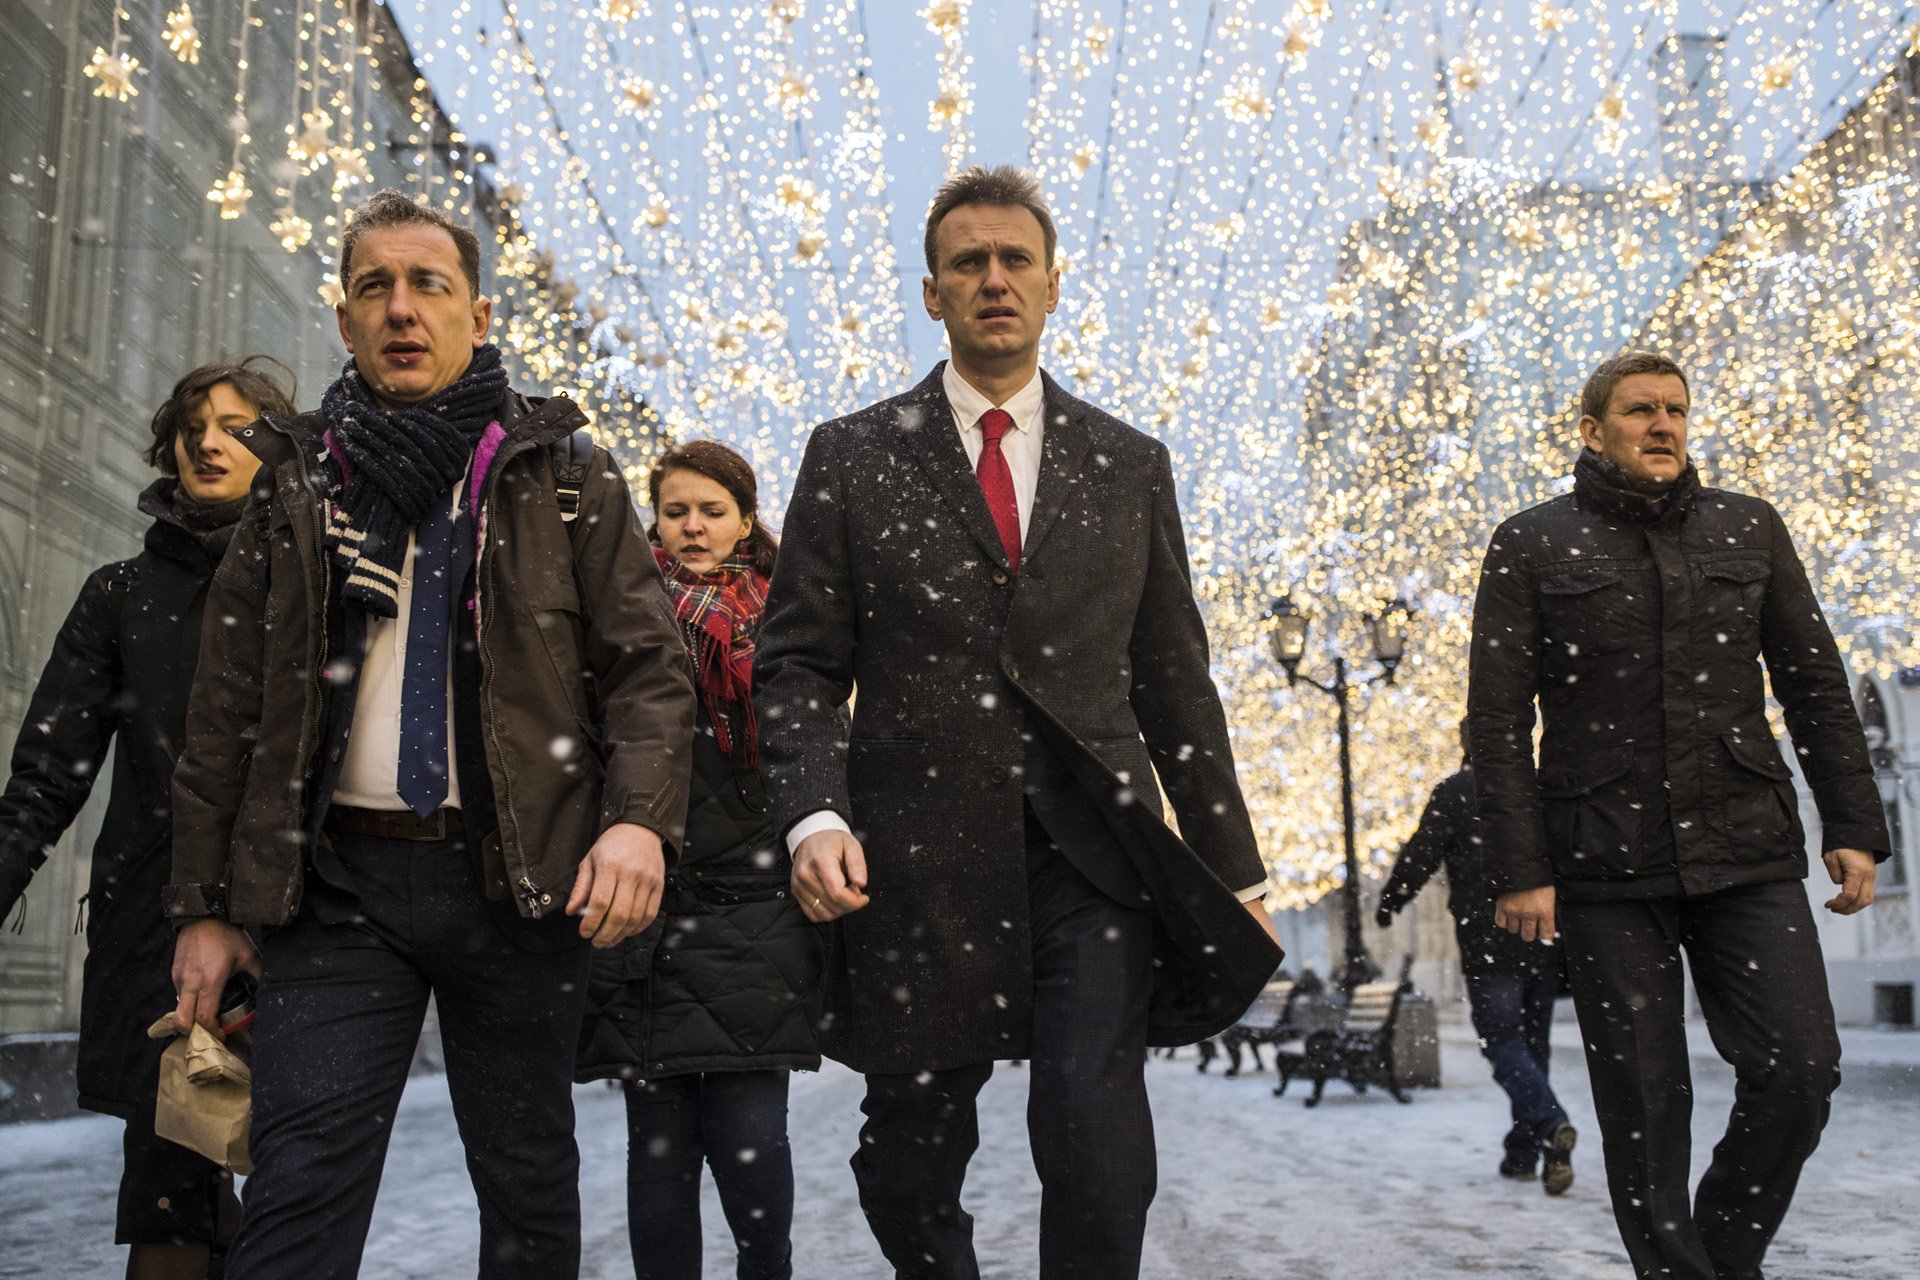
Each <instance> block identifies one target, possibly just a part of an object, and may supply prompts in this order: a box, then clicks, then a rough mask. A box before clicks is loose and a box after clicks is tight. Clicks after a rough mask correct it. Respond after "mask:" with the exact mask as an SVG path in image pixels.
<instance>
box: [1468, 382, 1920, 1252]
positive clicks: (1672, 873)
mask: <svg viewBox="0 0 1920 1280" xmlns="http://www.w3.org/2000/svg"><path fill="white" fill-rule="evenodd" d="M1688 400H1689V391H1688V386H1687V381H1686V377H1685V375H1684V374H1683V373H1682V372H1681V370H1680V369H1679V367H1678V366H1677V365H1675V364H1674V363H1673V362H1672V361H1671V360H1669V359H1667V358H1665V357H1664V356H1659V355H1655V354H1652V353H1648V352H1629V353H1627V354H1626V355H1623V356H1621V357H1618V358H1616V359H1614V360H1611V361H1608V362H1607V363H1606V364H1603V365H1601V366H1600V368H1599V369H1598V370H1596V371H1595V373H1594V374H1593V376H1592V377H1591V378H1590V379H1589V380H1588V382H1587V386H1586V389H1585V391H1584V392H1583V393H1582V396H1581V414H1582V416H1581V419H1580V431H1581V436H1582V439H1583V440H1584V441H1585V444H1586V448H1585V450H1583V451H1582V453H1581V455H1580V458H1579V462H1578V464H1577V465H1576V467H1575V470H1574V491H1573V492H1572V493H1571V494H1569V495H1567V496H1564V497H1560V498H1556V499H1554V500H1553V501H1551V502H1547V503H1544V504H1542V505H1541V506H1538V507H1534V508H1533V509H1531V510H1529V511H1524V512H1522V513H1520V514H1519V515H1517V516H1514V517H1513V518H1512V519H1510V520H1508V521H1507V522H1506V523H1504V524H1502V525H1501V526H1500V528H1499V529H1498V530H1496V531H1495V533H1494V536H1493V541H1492V545H1491V547H1490V548H1489V549H1488V551H1487V557H1486V563H1485V566H1484V569H1483V571H1482V574H1481V579H1480V592H1479V597H1478V600H1477V601H1476V603H1475V606H1474V616H1473V657H1472V669H1471V677H1470V688H1469V692H1468V715H1469V733H1470V739H1471V745H1472V756H1473V764H1474V781H1475V788H1476V791H1477V793H1478V804H1479V818H1478V821H1479V834H1480V838H1481V841H1482V843H1483V846H1484V848H1485V850H1486V854H1487V865H1488V871H1489V873H1490V875H1491V876H1492V877H1493V880H1494V882H1495V885H1496V887H1497V888H1498V889H1499V890H1500V891H1501V895H1502V896H1501V897H1500V899H1499V901H1498V904H1497V919H1498V922H1499V923H1500V924H1501V925H1502V926H1504V927H1506V928H1509V929H1512V930H1513V931H1515V932H1517V933H1519V934H1520V936H1521V937H1523V938H1527V939H1533V938H1548V937H1552V936H1553V934H1554V932H1555V930H1556V928H1557V929H1558V930H1559V931H1560V932H1561V934H1562V935H1563V936H1564V945H1565V946H1566V947H1567V951H1568V962H1569V967H1570V972H1571V977H1572V982H1573V995H1574V1004H1575V1007H1576V1009H1577V1010H1578V1011H1579V1014H1580V1027H1581V1033H1582V1037H1583V1039H1584V1040H1585V1042H1586V1045H1587V1062H1588V1067H1589V1071H1590V1075H1591V1078H1592V1081H1593V1091H1594V1107H1595V1111H1596V1113H1597V1114H1598V1117H1599V1121H1600V1130H1601V1136H1602V1138H1603V1140H1604V1143H1605V1154H1606V1164H1607V1180H1608V1186H1609V1190H1610V1191H1611V1193H1612V1197H1613V1206H1614V1216H1615V1219H1616V1220H1617V1221H1618V1223H1619V1225H1620V1233H1621V1238H1622V1239H1623V1240H1624V1241H1625V1243H1626V1247H1627V1252H1628V1254H1629V1256H1630V1257H1631V1258H1632V1260H1633V1265H1634V1268H1635V1270H1636V1272H1637V1273H1638V1274H1639V1275H1640V1276H1642V1277H1654V1276H1659V1277H1662V1278H1663V1280H1751V1278H1753V1277H1758V1276H1759V1275H1760V1266H1761V1261H1762V1259H1763V1257H1764V1255H1765V1253H1766V1248H1767V1245H1768V1243H1769V1242H1770V1241H1771V1240H1772V1238H1773V1235H1774V1232H1775V1231H1776V1230H1777V1229H1778V1227H1779V1225H1780V1221H1781V1218H1782V1217H1783V1216H1784V1215H1785V1213H1786V1210H1787V1206H1788V1203H1789V1202H1790V1200H1791V1198H1792V1195H1793V1188H1794V1184H1795V1182H1796V1181H1797V1180H1798V1178H1799V1174H1800V1168H1801V1166H1802V1164H1804V1163H1805V1161H1806V1159H1807V1157H1808V1155H1809V1154H1811V1153H1812V1151H1813V1149H1814V1146H1815V1145H1816V1143H1818V1141H1819V1137H1820V1131H1821V1129H1822V1127H1823V1126H1824V1125H1825V1123H1826V1118H1827V1111H1828V1100H1829V1098H1830V1096H1831V1094H1832V1092H1833V1090H1834V1088H1835V1087H1836V1086H1837V1084H1838V1083H1839V1070H1838V1067H1839V1056H1840V1045H1839V1040H1838V1038H1837V1036H1836V1034H1835V1031H1834V1023H1833V1009H1832V1006H1831V1004H1830V1003H1829V1000H1828V997H1827V985H1826V975H1825V970H1824V966H1823V964H1822V961H1821V956H1820V947H1819V943H1818V941H1817V938H1816V936H1815V930H1814V922H1813V916H1812V912H1811V910H1810V908H1809V906H1808V901H1807V894H1806V891H1805V889H1804V888H1803V887H1802V886H1801V884H1800V883H1799V882H1800V880H1801V879H1802V878H1803V877H1804V876H1805V875H1806V873H1807V858H1806V835H1805V832H1804V831H1803V830H1802V828H1801V824H1800V816H1799V807H1798V803H1797V800H1796V797H1795V793H1794V787H1793V777H1792V774H1791V772H1790V771H1789V770H1788V768H1787V765H1786V763H1785V762H1784V761H1783V760H1782V759H1781V756H1780V749H1779V747H1778V746H1777V745H1776V744H1775V742H1774V738H1773V733H1772V730H1771V728H1770V727H1769V725H1768V723H1767V717H1766V688H1765V686H1764V685H1763V684H1762V681H1761V669H1760V664H1761V660H1762V659H1764V660H1765V663H1766V669H1767V673H1768V675H1769V676H1770V677H1771V679H1772V683H1773V692H1774V696H1775V697H1776V698H1778V699H1779V701H1780V704H1781V706H1782V708H1783V709H1784V711H1785V713H1786V722H1787V728H1788V730H1789V732H1790V733H1791V734H1792V736H1793V745H1794V748H1795V751H1796V753H1797V755H1798V757H1799V759H1800V763H1801V768H1802V771H1803V772H1804V773H1805V775H1806V778H1807V781H1808V784H1809V785H1810V786H1811V787H1812V789H1813V794H1814V799H1815V801H1816V802H1817V804H1818V805H1819V809H1820V818H1821V827H1822V831H1821V847H1822V850H1823V855H1822V857H1823V861H1824V862H1825V864H1826V869H1827V871H1828V874H1829V875H1830V876H1831V877H1832V879H1833V881H1834V883H1835V884H1838V885H1840V886H1841V888H1840V892H1839V893H1838V895H1836V896H1835V897H1834V898H1833V899H1831V900H1830V901H1829V902H1828V903H1827V907H1828V909H1829V910H1832V911H1835V912H1838V913H1842V914H1847V913H1851V912H1855V911H1859V910H1861V909H1862V908H1864V907H1865V906H1867V905H1868V904H1869V903H1870V902H1872V900H1873V880H1874V869H1875V865H1876V863H1877V861H1878V860H1880V859H1883V858H1885V857H1886V856H1887V850H1888V849H1889V847H1890V842H1889V840H1888V838H1887V828H1886V822H1885V818H1884V816H1883V814H1882V812H1881V809H1880V799H1879V795H1878V793H1877V792H1876V790H1875V789H1874V784H1873V777H1872V772H1871V769H1870V767H1869V765H1868V760H1867V749H1866V742H1865V738H1864V736H1863V734H1862V733H1861V729H1860V722H1859V718H1858V716H1857V714H1856V713H1855V711H1854V707H1853V702H1852V699H1851V697H1850V696H1849V690H1848V682H1847V673H1846V669H1845V667H1844V666H1843V665H1842V663H1841V661H1840V655H1839V652H1838V650H1837V648H1836V647H1835V645H1834V641H1833V636H1832V634H1831V633H1830V632H1829V630H1828V629H1827V624H1826V621H1825V619H1824V618H1823V617H1822V615H1821V612H1820V607H1819V603H1818V602H1817V600H1816V599H1815V597H1814V594H1813V590H1812V588H1811V587H1810V586H1809V584H1808V582H1807V576H1806V573H1805V571H1804V570H1803V569H1802V568H1801V565H1800V560H1799V557H1798V556H1797V555H1796V554H1795V552H1794V548H1793V542H1792V540H1791V539H1790V538H1789V536H1788V534H1787V530H1786V526H1785V525H1784V524H1783V523H1782V522H1781V520H1780V516H1779V513H1778V512H1776V511H1775V510H1774V509H1773V508H1772V507H1771V506H1769V505H1768V504H1767V503H1765V502H1763V501H1761V500H1760V499H1758V498H1752V497H1748V496H1746V495H1744V494H1737V493H1730V492H1727V491H1726V490H1722V489H1711V488H1706V487H1703V486H1702V485H1701V483H1700V480H1699V476H1698V474H1697V473H1696V471H1695V469H1694V467H1693V464H1692V463H1691V462H1689V461H1688V460H1687V452H1686V414H1687V409H1688ZM1536 698H1537V699H1538V700H1539V704H1540V711H1541V718H1542V720H1543V722H1544V728H1545V735H1544V737H1543V739H1542V741H1541V748H1540V763H1539V765H1538V767H1537V768H1536V766H1535V763H1534V759H1533V750H1532V741H1533V739H1532V732H1533V707H1534V701H1535V699H1536ZM1683 951H1684V952H1685V954H1686V959H1687V963H1688V968H1689V969H1690V971H1691V972H1692V974H1693V981H1694V989H1695V991H1696V993H1697V995H1698V996H1699V1000H1700V1005H1701V1008H1702V1010H1703V1011H1704V1012H1705V1014H1706V1017H1707V1025H1708V1029H1709V1030H1710V1031H1711V1032H1712V1035H1713V1041H1714V1044H1715V1046H1716V1047H1717V1048H1718V1049H1719V1050H1720V1052H1721V1054H1722V1056H1724V1057H1725V1058H1726V1059H1727V1060H1728V1061H1729V1062H1730V1063H1731V1064H1732V1065H1733V1068H1734V1072H1735V1076H1736V1080H1737V1097H1738V1102H1737V1104H1736V1107H1735V1110H1734V1113H1733V1117H1732V1119H1731V1122H1730V1124H1729V1127H1728V1130H1727V1133H1726V1136H1725V1137H1724V1138H1723V1139H1722V1140H1721V1142H1720V1143H1719V1145H1718V1146H1716V1147H1715V1148H1714V1156H1713V1163H1712V1164H1711V1165H1710V1166H1709V1168H1708V1169H1707V1172H1706V1174H1705V1175H1704V1176H1703V1177H1702V1179H1701V1181H1700V1185H1699V1189H1698V1192H1697V1195H1696V1196H1694V1197H1693V1199H1692V1202H1691V1203H1689V1195H1688V1178H1689V1169H1688V1160H1689V1155H1690V1142H1689V1137H1690V1135H1689V1129H1688V1117H1689V1115H1690V1112H1691V1106H1692V1092H1691V1087H1690V1084H1689V1077H1688V1069H1687V1044H1686V1036H1685V1028H1684V1022H1683V1018H1684V1013H1685V1002H1684V994H1683V991H1682V981H1681V972H1682V971H1681V964H1680V957H1681V953H1682V952H1683Z"/></svg>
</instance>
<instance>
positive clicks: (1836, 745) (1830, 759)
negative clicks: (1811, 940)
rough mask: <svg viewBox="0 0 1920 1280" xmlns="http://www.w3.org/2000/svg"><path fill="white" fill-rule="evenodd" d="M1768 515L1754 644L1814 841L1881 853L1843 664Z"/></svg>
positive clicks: (1774, 514)
mask: <svg viewBox="0 0 1920 1280" xmlns="http://www.w3.org/2000/svg"><path fill="white" fill-rule="evenodd" d="M1767 517H1768V521H1769V523H1770V524H1771V526H1772V533H1773V576H1772V578H1771V580H1770V581H1769V582H1768V584H1767V599H1766V604H1765V605H1764V606H1763V608H1762V611H1761V615H1760V647H1761V652H1762V653H1764V654H1765V655H1766V660H1767V675H1768V677H1769V679H1770V680H1771V681H1772V684H1773V696H1774V697H1775V698H1777V699H1779V701H1780V706H1781V708H1782V709H1783V710H1784V711H1785V712H1786V718H1787V731H1788V732H1789V733H1791V734H1792V735H1793V748H1794V752H1795V754H1796V755H1798V756H1799V758H1800V768H1801V770H1802V771H1803V772H1804V773H1805V774H1806V776H1807V785H1808V786H1809V787H1810V788H1811V789H1812V790H1813V799H1814V803H1815V804H1817V805H1818V806H1819V809H1820V826H1821V833H1820V847H1821V848H1822V849H1823V850H1832V849H1865V850H1867V851H1869V852H1871V853H1873V854H1875V855H1877V856H1878V857H1879V858H1880V859H1881V860H1882V861H1884V860H1885V859H1886V857H1887V852H1888V850H1890V849H1891V848H1892V847H1893V841H1892V840H1891V839H1890V838H1889V837H1888V834H1887V819H1886V814H1885V812H1884V811H1883V810H1882V808H1881V805H1880V792H1879V790H1878V789H1877V788H1876V787H1875V786H1874V783H1873V766H1872V764H1871V762H1870V761H1869V760H1868V757H1867V741H1866V735H1865V734H1864V733H1862V731H1861V728H1860V716H1859V713H1858V712H1857V711H1855V710H1854V706H1853V696H1852V693H1851V692H1850V691H1849V689H1848V680H1847V668H1846V664H1845V663H1844V662H1842V661H1841V658H1840V650H1839V647H1838V646H1836V645H1835V644H1834V642H1833V632H1832V631H1831V630H1830V629H1829V628H1828V626H1827V620H1826V618H1825V616H1824V615H1822V613H1821V612H1820V602H1819V600H1818V599H1816V598H1815V596H1814V594H1813V587H1812V586H1811V584H1809V583H1808V581H1807V572H1806V570H1805V569H1804V568H1803V567H1802V566H1801V564H1800V557H1799V555H1798V554H1797V553H1796V552H1795V551H1794V549H1793V538H1792V536H1791V535H1790V534H1789V533H1788V532H1787V526H1786V523H1785V522H1784V521H1782V520H1781V519H1780V513H1779V512H1778V511H1775V510H1774V509H1773V507H1772V506H1771V505H1769V506H1768V507H1767Z"/></svg>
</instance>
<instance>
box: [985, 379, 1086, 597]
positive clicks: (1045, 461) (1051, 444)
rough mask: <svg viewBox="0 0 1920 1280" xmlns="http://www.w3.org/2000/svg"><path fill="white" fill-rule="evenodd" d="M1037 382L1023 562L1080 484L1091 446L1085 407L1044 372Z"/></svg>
mask: <svg viewBox="0 0 1920 1280" xmlns="http://www.w3.org/2000/svg"><path fill="white" fill-rule="evenodd" d="M1040 383H1041V386H1043V387H1044V388H1045V389H1046V401H1045V407H1044V408H1043V409H1042V410H1041V416H1042V418H1043V423H1042V426H1041V430H1040V483H1039V486H1038V487H1037V488H1036V489H1035V491H1034V495H1033V512H1032V514H1031V515H1029V516H1028V517H1027V538H1026V543H1025V545H1024V546H1023V547H1022V549H1021V552H1020V557H1021V559H1022V560H1023V561H1025V560H1031V559H1032V558H1033V555H1034V553H1035V552H1036V551H1038V550H1039V549H1040V543H1041V541H1042V540H1043V539H1045V537H1046V536H1047V531H1048V530H1049V529H1051V528H1052V527H1053V524H1054V521H1055V520H1057V519H1058V518H1059V516H1060V509H1061V507H1063V506H1064V505H1065V504H1066V501H1067V495H1068V494H1069V493H1071V492H1072V491H1073V486H1074V485H1075V484H1078V483H1079V481H1080V465H1081V463H1083V462H1085V461H1086V457H1087V449H1088V448H1089V447H1090V446H1091V444H1092V443H1093V436H1092V433H1090V432H1089V431H1088V430H1087V425H1086V423H1085V422H1083V421H1082V420H1081V413H1082V411H1083V410H1084V409H1085V408H1086V406H1085V405H1084V404H1082V403H1081V402H1080V401H1078V400H1076V399H1074V398H1073V397H1072V396H1070V395H1068V394H1067V393H1066V392H1064V391H1062V390H1061V389H1060V384H1059V383H1057V382H1055V381H1054V380H1053V379H1052V378H1050V377H1048V376H1047V374H1046V371H1045V370H1042V371H1041V373H1040ZM983 506H984V503H983Z"/></svg>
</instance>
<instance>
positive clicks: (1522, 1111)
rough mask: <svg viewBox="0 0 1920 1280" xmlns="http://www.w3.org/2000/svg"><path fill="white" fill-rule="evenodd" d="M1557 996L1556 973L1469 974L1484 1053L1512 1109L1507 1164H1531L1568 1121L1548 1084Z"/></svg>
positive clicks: (1476, 1028) (1475, 1025)
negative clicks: (1550, 1033)
mask: <svg viewBox="0 0 1920 1280" xmlns="http://www.w3.org/2000/svg"><path fill="white" fill-rule="evenodd" d="M1559 993H1560V975H1559V973H1558V972H1557V971H1556V970H1552V969H1523V970H1519V971H1517V972H1494V971H1483V972H1478V973H1469V974H1467V1002H1468V1005H1469V1007H1470V1008H1471V1009H1472V1010H1473V1029H1474V1032H1475V1033H1476V1034H1478V1035H1479V1037H1480V1052H1481V1053H1482V1054H1484V1055H1485V1056H1486V1059H1487V1061H1488V1063H1490V1064H1491V1065H1492V1067H1493V1078H1494V1081H1495V1082H1496V1083H1497V1084H1499V1086H1500V1087H1501V1088H1502V1089H1504V1090H1506V1092H1507V1098H1508V1101H1509V1102H1510V1103H1511V1104H1512V1111H1513V1127H1512V1128H1511V1129H1509V1130H1508V1131H1507V1137H1506V1148H1507V1158H1508V1159H1509V1160H1512V1161H1514V1162H1516V1163H1518V1162H1521V1161H1524V1162H1526V1163H1528V1164H1529V1165H1530V1164H1532V1162H1533V1161H1534V1159H1535V1158H1536V1157H1538V1155H1539V1154H1540V1143H1541V1142H1542V1140H1544V1139H1545V1138H1547V1137H1548V1136H1549V1135H1551V1134H1552V1133H1553V1131H1554V1130H1555V1129H1557V1128H1558V1127H1559V1126H1561V1125H1562V1124H1565V1123H1566V1120H1567V1113H1566V1109H1565V1108H1563V1107H1562V1106H1561V1105H1560V1099H1558V1098H1556V1097H1555V1096H1554V1094H1553V1085H1552V1084H1550V1083H1549V1082H1548V1080H1547V1071H1548V1063H1549V1060H1550V1058H1551V1056H1552V1049H1551V1047H1550V1046H1549V1044H1548V1041H1547V1032H1548V1029H1549V1027H1551V1026H1552V1023H1553V1001H1554V998H1555V997H1556V996H1557V995H1559Z"/></svg>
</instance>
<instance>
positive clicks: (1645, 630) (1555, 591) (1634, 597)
mask: <svg viewBox="0 0 1920 1280" xmlns="http://www.w3.org/2000/svg"><path fill="white" fill-rule="evenodd" d="M1647 577H1648V575H1646V574H1644V573H1636V572H1633V571H1631V570H1628V571H1622V570H1619V569H1611V568H1604V569H1603V568H1594V569H1562V570H1560V571H1558V572H1555V573H1551V574H1547V575H1545V576H1543V577H1542V578H1541V579H1540V588H1539V590H1540V639H1541V644H1542V647H1543V648H1558V649H1561V650H1563V651H1564V652H1565V654H1566V656H1567V657H1570V658H1578V657H1581V656H1583V655H1584V656H1588V657H1591V656H1593V655H1595V654H1602V653H1619V652H1621V651H1622V650H1625V649H1628V648H1631V647H1634V646H1637V645H1648V644H1651V643H1653V642H1654V640H1655V638H1656V637H1655V632H1656V631H1657V627H1656V625H1655V624H1656V621H1657V617H1658V615H1657V612H1656V608H1655V602H1654V598H1653V596H1652V593H1651V591H1650V589H1649V587H1648V586H1647V584H1646V578H1647Z"/></svg>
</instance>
